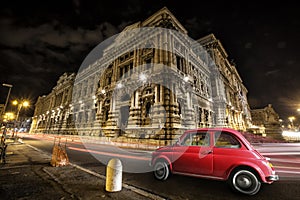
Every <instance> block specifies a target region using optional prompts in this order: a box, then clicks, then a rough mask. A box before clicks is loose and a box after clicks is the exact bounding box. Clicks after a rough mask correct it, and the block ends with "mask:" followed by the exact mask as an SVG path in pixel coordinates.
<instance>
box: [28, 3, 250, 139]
mask: <svg viewBox="0 0 300 200" xmlns="http://www.w3.org/2000/svg"><path fill="white" fill-rule="evenodd" d="M143 27H157V28H158V27H162V28H164V29H158V31H151V29H150V31H148V32H145V33H144V34H139V32H134V31H135V30H136V29H137V28H139V29H141V28H143ZM166 28H167V29H166ZM165 30H170V31H165ZM175 32H178V33H180V34H176V33H175ZM197 46H200V47H201V48H199V47H197ZM99 69H101V70H99ZM70 77H72V78H70ZM70 77H69V76H67V75H63V77H61V78H60V80H62V79H68V80H72V81H73V83H74V85H73V88H72V84H71V82H70V84H65V85H63V84H61V83H60V82H61V81H58V85H57V86H56V87H55V88H54V89H53V91H52V92H51V94H49V95H47V96H43V97H40V98H39V99H38V101H37V103H36V110H35V115H34V123H33V125H32V128H31V131H32V132H37V131H39V132H49V133H54V132H56V133H57V132H58V131H59V132H61V133H62V132H63V133H72V134H80V135H96V136H103V137H127V138H151V139H164V140H166V141H171V140H172V139H174V138H176V137H178V136H179V135H181V134H182V132H183V131H184V130H186V129H190V128H196V127H211V126H218V127H232V128H234V129H237V130H246V128H247V127H248V126H249V124H251V115H250V109H249V105H248V102H247V92H248V91H247V89H246V88H245V86H244V85H243V83H242V80H241V77H240V76H239V74H238V72H237V70H236V68H235V65H234V64H233V63H231V62H229V61H228V55H227V53H226V52H225V50H224V48H223V46H222V44H221V43H220V41H219V40H217V39H216V37H215V36H214V35H213V34H210V35H208V36H206V37H203V38H200V39H199V40H197V41H191V40H189V39H188V35H187V31H186V30H185V28H184V27H183V26H182V25H181V24H180V23H179V22H178V20H177V19H176V18H175V17H174V15H173V14H172V13H171V12H170V11H169V10H168V9H167V8H162V9H161V10H159V11H158V12H157V13H155V14H154V15H152V16H150V17H149V18H148V19H146V20H145V21H142V22H137V23H135V24H132V25H130V26H128V27H126V28H125V29H124V31H123V32H121V33H120V34H119V35H118V36H117V37H116V38H115V39H114V43H113V44H112V45H110V46H107V47H106V48H105V49H104V50H103V55H102V57H101V58H99V59H98V60H96V61H95V62H94V63H93V64H91V65H89V66H87V67H85V68H84V69H82V70H81V71H79V72H78V74H77V76H76V79H75V75H74V74H73V75H72V76H70ZM63 87H68V88H69V89H67V91H68V92H69V91H70V90H71V88H72V89H73V96H72V102H71V100H70V99H69V98H68V102H67V103H63V101H62V99H64V97H65V92H64V93H62V94H61V92H60V91H64V90H63V89H61V88H63ZM68 97H70V98H71V96H70V93H68ZM69 119H72V120H73V121H74V122H75V127H76V129H74V124H73V125H70V124H71V122H70V121H69ZM167 143H168V142H166V144H167Z"/></svg>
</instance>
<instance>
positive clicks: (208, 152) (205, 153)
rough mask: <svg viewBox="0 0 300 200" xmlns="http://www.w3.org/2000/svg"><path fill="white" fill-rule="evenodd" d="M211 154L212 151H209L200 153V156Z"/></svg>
mask: <svg viewBox="0 0 300 200" xmlns="http://www.w3.org/2000/svg"><path fill="white" fill-rule="evenodd" d="M212 152H213V151H212V150H211V149H210V150H206V151H202V152H201V154H203V155H207V154H211V153H212Z"/></svg>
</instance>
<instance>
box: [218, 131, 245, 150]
mask: <svg viewBox="0 0 300 200" xmlns="http://www.w3.org/2000/svg"><path fill="white" fill-rule="evenodd" d="M214 141H215V147H218V148H240V147H241V144H240V142H239V141H238V140H237V139H236V138H235V137H234V136H233V135H231V134H229V133H226V132H216V133H215V140H214Z"/></svg>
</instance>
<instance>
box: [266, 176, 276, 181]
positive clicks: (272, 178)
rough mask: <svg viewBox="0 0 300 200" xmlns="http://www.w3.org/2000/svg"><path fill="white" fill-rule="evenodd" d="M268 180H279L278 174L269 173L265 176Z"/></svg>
mask: <svg viewBox="0 0 300 200" xmlns="http://www.w3.org/2000/svg"><path fill="white" fill-rule="evenodd" d="M267 180H268V181H278V180H279V176H278V175H270V176H268V177H267Z"/></svg>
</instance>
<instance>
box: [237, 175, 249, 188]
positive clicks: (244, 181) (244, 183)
mask: <svg viewBox="0 0 300 200" xmlns="http://www.w3.org/2000/svg"><path fill="white" fill-rule="evenodd" d="M236 182H237V185H239V186H240V187H241V188H249V187H250V186H251V185H252V181H251V179H250V178H249V177H247V176H243V175H242V176H239V177H237V180H236Z"/></svg>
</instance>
